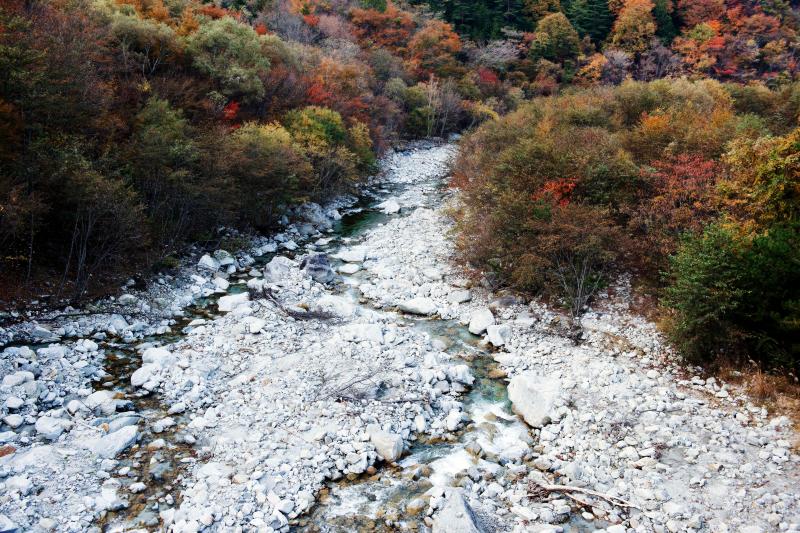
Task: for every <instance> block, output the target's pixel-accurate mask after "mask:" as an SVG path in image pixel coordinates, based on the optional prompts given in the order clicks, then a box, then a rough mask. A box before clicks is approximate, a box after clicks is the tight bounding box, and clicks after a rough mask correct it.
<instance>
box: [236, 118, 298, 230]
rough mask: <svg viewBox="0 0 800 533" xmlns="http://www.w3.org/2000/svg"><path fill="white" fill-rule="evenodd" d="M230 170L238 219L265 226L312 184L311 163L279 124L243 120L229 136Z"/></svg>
mask: <svg viewBox="0 0 800 533" xmlns="http://www.w3.org/2000/svg"><path fill="white" fill-rule="evenodd" d="M230 158H231V163H230V172H231V177H232V178H233V181H234V184H235V198H236V200H237V201H236V205H237V209H236V211H237V213H238V217H239V219H240V220H241V221H242V222H244V223H246V224H249V225H251V226H254V227H256V228H266V227H268V226H269V225H270V224H272V223H273V222H274V221H275V220H276V218H277V217H278V216H279V215H280V214H281V212H282V209H283V208H284V207H286V205H287V204H289V203H290V202H294V201H297V200H299V199H300V198H301V197H303V196H304V191H307V190H308V188H309V187H310V186H311V183H309V182H308V177H309V176H311V174H312V169H311V165H310V163H309V162H308V160H307V159H306V157H305V154H304V153H303V150H302V148H301V147H300V146H299V145H298V144H297V143H296V142H295V141H294V140H293V139H292V136H291V135H290V134H289V132H288V131H287V130H286V129H285V128H284V127H283V126H281V125H280V124H256V123H253V122H250V123H247V124H244V125H243V126H242V127H241V128H239V129H238V130H236V132H234V134H233V135H232V136H231V140H230Z"/></svg>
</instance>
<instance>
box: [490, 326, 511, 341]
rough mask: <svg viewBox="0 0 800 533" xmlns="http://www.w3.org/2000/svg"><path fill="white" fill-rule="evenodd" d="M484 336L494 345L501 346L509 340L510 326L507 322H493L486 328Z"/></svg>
mask: <svg viewBox="0 0 800 533" xmlns="http://www.w3.org/2000/svg"><path fill="white" fill-rule="evenodd" d="M486 336H487V338H488V339H489V342H491V343H492V344H493V345H494V346H503V345H505V344H506V343H507V342H508V341H509V340H511V326H509V325H508V324H500V325H494V324H493V325H491V326H488V327H487V328H486Z"/></svg>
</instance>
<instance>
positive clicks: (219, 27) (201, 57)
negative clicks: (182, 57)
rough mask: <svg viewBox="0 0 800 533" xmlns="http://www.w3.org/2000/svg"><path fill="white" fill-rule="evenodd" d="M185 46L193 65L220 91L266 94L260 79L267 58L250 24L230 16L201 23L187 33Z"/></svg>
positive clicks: (248, 95)
mask: <svg viewBox="0 0 800 533" xmlns="http://www.w3.org/2000/svg"><path fill="white" fill-rule="evenodd" d="M186 48H187V51H188V52H189V54H190V55H191V57H192V64H193V65H194V67H195V68H196V69H198V70H199V71H200V72H203V73H204V74H207V75H208V76H210V77H211V78H212V79H214V80H215V81H216V82H217V83H218V84H219V86H220V89H221V91H222V93H223V94H225V95H226V96H230V97H237V98H241V99H242V100H244V101H253V100H255V99H258V98H262V97H263V96H264V94H265V90H264V83H263V81H262V80H261V78H262V76H265V75H266V74H267V73H268V72H269V67H270V62H269V60H268V59H267V58H266V57H265V56H264V55H263V53H262V39H261V37H259V35H258V34H257V33H256V32H255V31H254V30H253V28H251V27H250V26H246V25H244V24H242V23H240V22H237V21H236V20H234V19H232V18H230V17H224V18H221V19H217V20H210V21H207V22H205V23H203V24H202V25H201V26H200V28H199V29H198V30H197V32H196V33H194V34H192V35H190V36H189V38H188V39H187V42H186Z"/></svg>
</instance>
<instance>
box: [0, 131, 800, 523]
mask: <svg viewBox="0 0 800 533" xmlns="http://www.w3.org/2000/svg"><path fill="white" fill-rule="evenodd" d="M453 150H454V147H453V146H452V145H428V146H419V147H416V148H413V149H410V150H406V151H402V152H397V153H394V154H391V155H389V156H387V158H385V160H384V161H383V162H382V166H383V170H384V172H383V173H382V175H381V176H380V178H379V179H378V180H377V181H376V182H375V183H374V184H372V186H371V187H370V189H369V190H368V191H365V195H364V197H363V198H362V199H361V200H360V201H356V199H352V198H350V199H341V200H340V201H338V202H336V203H334V204H332V205H330V206H326V207H325V208H321V207H319V206H315V205H309V206H305V207H304V208H302V209H299V210H298V211H297V212H296V213H295V216H294V218H293V220H294V222H292V223H289V222H288V220H287V221H286V226H285V231H284V232H283V233H281V234H279V235H276V236H273V237H271V238H263V239H260V240H258V241H257V242H254V243H253V246H252V249H250V250H247V251H243V252H238V253H234V254H229V253H227V252H224V251H222V250H218V251H217V252H215V253H213V254H205V255H202V256H200V257H196V258H195V259H193V260H192V263H191V265H190V266H188V267H187V268H185V269H183V270H182V273H181V274H180V275H178V276H175V277H172V278H167V277H163V278H161V279H160V280H156V281H155V283H153V284H152V286H150V287H149V288H148V289H147V290H145V291H141V292H137V291H134V290H126V292H125V295H124V296H122V297H120V298H117V299H115V300H113V301H106V302H102V303H100V304H98V305H97V306H95V307H93V308H91V309H87V310H81V311H76V310H70V309H68V310H66V311H62V312H59V313H55V312H54V313H51V314H49V315H43V316H41V317H38V319H37V320H36V321H33V320H28V321H24V322H20V323H18V324H15V325H13V326H10V327H8V328H6V329H4V330H2V331H1V332H0V337H2V338H3V339H4V342H6V344H7V347H6V348H5V349H4V351H3V354H2V357H1V358H0V374H2V376H3V377H2V384H1V385H0V408H1V409H2V413H1V414H2V426H0V456H2V457H0V531H6V530H9V531H13V530H14V528H16V529H17V530H19V531H88V530H92V529H95V530H108V531H122V530H126V531H128V530H132V529H134V530H135V529H141V530H147V531H155V530H163V531H175V532H195V531H201V530H208V531H288V530H290V529H296V530H309V531H356V530H363V531H372V530H427V529H432V530H433V531H437V532H450V531H453V532H456V531H593V530H606V531H609V532H612V533H620V532H624V531H629V530H633V531H642V532H645V531H659V532H660V531H670V532H677V531H715V532H724V531H731V532H733V531H746V532H756V531H765V532H766V531H797V530H798V528H800V507H799V506H800V501H798V500H800V489H798V487H799V486H800V456H798V455H797V448H796V446H797V435H796V434H795V433H794V432H793V430H792V428H791V426H790V424H789V421H788V420H787V419H785V418H782V417H771V416H770V415H769V414H768V413H767V412H766V411H765V410H763V409H761V408H758V407H755V406H753V405H752V404H750V403H749V402H748V401H747V400H746V399H745V398H743V397H742V396H740V395H739V394H737V392H736V391H735V390H734V389H732V388H730V387H728V386H726V385H725V384H724V383H720V382H718V381H715V380H714V379H713V378H712V379H704V378H702V377H700V373H699V371H698V372H696V373H697V375H693V374H694V372H693V370H692V369H686V368H685V367H680V366H678V365H677V364H676V362H675V361H676V358H675V354H673V353H672V352H671V351H670V349H669V348H668V347H667V346H666V345H665V343H664V341H663V339H662V338H661V336H660V335H659V334H658V332H657V331H656V329H655V327H654V326H653V325H652V324H650V323H648V322H647V321H646V320H644V319H643V318H641V317H638V316H636V314H635V313H633V312H632V311H631V310H630V309H629V305H628V302H630V300H631V298H630V294H629V284H628V283H627V281H626V280H625V279H622V280H619V282H618V283H617V284H616V285H615V286H614V287H612V288H611V289H610V290H609V291H608V292H607V293H606V294H603V295H601V297H600V298H599V299H598V302H597V304H596V305H595V307H594V308H593V309H590V310H589V311H588V312H587V313H586V315H585V316H584V317H583V320H582V326H583V334H582V336H581V338H580V339H579V341H578V342H575V340H574V338H573V336H572V335H570V332H569V331H567V328H565V327H564V326H563V319H562V317H561V315H560V314H558V313H557V312H555V311H553V310H552V309H549V308H548V307H546V306H545V305H543V304H541V303H539V302H536V301H533V302H530V301H521V300H519V299H518V298H516V297H514V296H513V295H504V294H492V293H490V292H488V291H487V290H485V289H484V288H482V287H481V285H480V284H479V283H477V284H475V283H472V282H470V281H469V280H467V279H466V278H465V277H464V276H463V275H462V273H461V272H460V271H459V270H458V269H457V268H455V266H454V265H453V263H452V254H453V249H452V244H451V242H450V240H449V238H448V234H449V232H450V230H451V224H450V222H449V220H448V218H447V217H446V214H445V208H446V207H447V206H448V205H449V206H454V205H457V204H456V203H455V202H457V197H456V196H455V193H454V192H453V191H448V190H447V189H446V188H444V187H443V185H444V181H445V178H446V175H447V162H448V158H449V157H450V156H451V155H452V153H453ZM198 255H199V254H198ZM565 487H566V488H565Z"/></svg>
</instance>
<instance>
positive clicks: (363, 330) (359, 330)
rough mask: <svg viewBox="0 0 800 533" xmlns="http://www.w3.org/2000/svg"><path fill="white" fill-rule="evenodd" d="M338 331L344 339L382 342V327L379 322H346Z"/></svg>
mask: <svg viewBox="0 0 800 533" xmlns="http://www.w3.org/2000/svg"><path fill="white" fill-rule="evenodd" d="M340 331H341V334H342V338H343V339H344V340H346V341H351V342H361V341H369V342H377V343H378V344H383V328H382V327H381V325H380V324H347V325H346V326H343V327H342V328H341V330H340Z"/></svg>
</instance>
